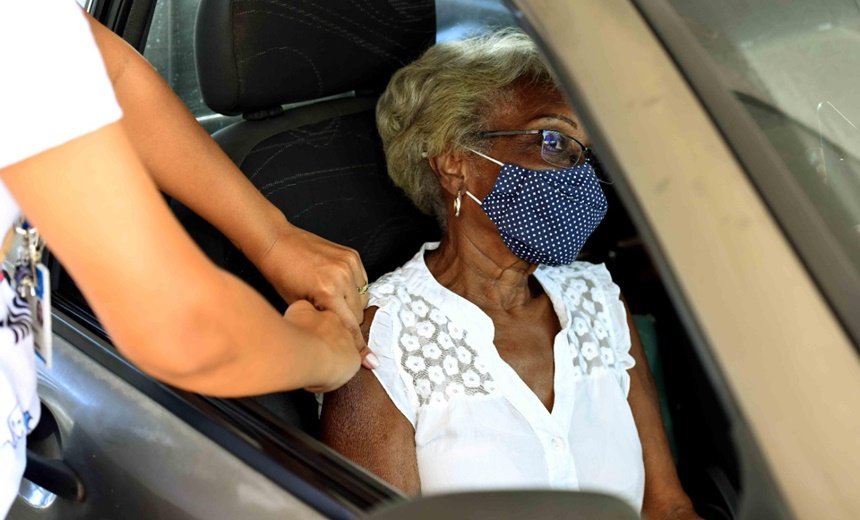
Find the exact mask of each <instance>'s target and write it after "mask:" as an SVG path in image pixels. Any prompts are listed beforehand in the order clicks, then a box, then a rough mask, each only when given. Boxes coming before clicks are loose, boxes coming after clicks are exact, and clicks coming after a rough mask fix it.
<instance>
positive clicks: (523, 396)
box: [368, 243, 645, 511]
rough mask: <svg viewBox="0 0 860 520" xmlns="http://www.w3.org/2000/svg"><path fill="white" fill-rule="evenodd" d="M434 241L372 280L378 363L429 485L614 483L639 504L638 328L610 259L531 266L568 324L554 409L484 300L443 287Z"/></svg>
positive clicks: (557, 351)
mask: <svg viewBox="0 0 860 520" xmlns="http://www.w3.org/2000/svg"><path fill="white" fill-rule="evenodd" d="M436 247H438V243H428V244H425V245H424V246H423V247H422V248H421V250H420V251H419V252H418V254H417V255H415V257H414V258H412V260H410V261H409V262H407V263H406V264H405V265H404V266H403V267H400V268H398V269H397V270H395V271H393V272H391V273H388V274H386V275H384V276H382V277H381V278H380V279H379V280H377V281H376V282H374V283H373V284H372V285H371V286H370V303H369V305H370V306H375V307H379V310H378V311H377V313H376V316H375V318H374V321H373V324H372V326H371V329H370V337H369V341H368V344H369V346H370V348H371V349H372V350H373V351H374V352H375V353H376V355H377V356H378V357H379V360H380V366H379V367H378V368H377V369H375V370H374V374H375V375H376V377H377V379H378V380H379V382H380V383H381V384H382V386H383V388H384V389H385V391H386V392H387V394H388V396H389V397H390V398H391V400H392V402H393V403H394V405H395V406H396V407H397V408H398V410H400V412H401V413H402V414H403V415H404V416H405V417H406V418H407V419H408V420H409V422H410V423H412V426H413V427H414V428H415V448H416V454H417V459H418V471H419V474H420V478H421V491H422V493H423V494H433V493H442V492H455V491H468V490H487V489H523V488H550V489H571V490H588V491H600V492H604V493H609V494H612V495H615V496H618V497H620V498H622V499H623V500H625V501H627V502H628V503H629V504H630V505H631V506H633V507H634V508H635V510H637V511H639V510H641V507H642V495H643V492H644V487H645V469H644V465H643V462H642V449H641V445H640V443H639V436H638V433H637V430H636V425H635V424H634V422H633V416H632V413H631V411H630V406H629V405H628V403H627V392H628V390H629V387H630V377H629V375H628V374H627V370H628V369H629V368H631V367H632V366H633V364H634V361H633V357H632V356H630V353H629V350H630V332H629V330H628V328H627V321H626V312H625V309H624V305H623V304H622V303H621V301H620V299H619V296H620V290H619V288H618V286H616V285H615V284H614V283H613V282H612V279H611V277H610V275H609V272H608V271H607V270H606V267H605V266H603V265H602V264H601V265H593V264H589V263H586V262H576V263H574V264H572V265H569V266H562V267H547V266H540V267H539V268H538V269H537V270H536V271H535V273H534V276H535V278H536V279H537V280H538V281H539V282H540V284H541V285H542V286H543V288H544V290H545V291H546V293H547V295H548V296H549V298H550V300H551V301H552V304H553V307H554V309H555V312H556V314H557V315H558V319H559V323H560V324H561V331H560V332H559V333H558V335H557V336H556V337H555V342H554V345H553V350H554V356H555V374H554V387H555V388H554V389H555V401H554V404H553V409H552V412H549V411H547V409H546V407H545V406H544V405H543V403H541V401H540V399H538V398H537V396H536V395H535V394H534V392H532V390H531V389H530V388H529V387H528V386H527V385H526V384H525V383H524V382H523V381H522V379H520V377H519V376H518V374H517V373H516V372H515V371H514V370H513V369H512V368H511V367H510V365H508V364H507V363H506V362H505V361H504V360H503V359H502V358H501V357H500V356H499V354H498V352H497V351H496V348H495V346H494V345H493V336H494V326H493V323H492V321H491V319H490V318H489V316H487V315H486V314H485V313H484V312H483V311H482V310H481V309H480V308H478V307H477V306H476V305H474V304H473V303H471V302H469V301H468V300H466V299H464V298H462V297H461V296H459V295H457V294H455V293H453V292H451V291H449V290H448V289H446V288H445V287H443V286H442V285H441V284H439V282H437V281H436V279H435V278H434V277H433V275H432V274H431V273H430V271H429V270H428V269H427V265H426V264H425V262H424V253H425V251H428V250H432V249H435V248H436Z"/></svg>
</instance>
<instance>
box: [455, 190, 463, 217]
mask: <svg viewBox="0 0 860 520" xmlns="http://www.w3.org/2000/svg"><path fill="white" fill-rule="evenodd" d="M462 202H463V192H462V191H461V190H457V197H456V198H455V199H454V216H455V217H459V216H460V204H461V203H462Z"/></svg>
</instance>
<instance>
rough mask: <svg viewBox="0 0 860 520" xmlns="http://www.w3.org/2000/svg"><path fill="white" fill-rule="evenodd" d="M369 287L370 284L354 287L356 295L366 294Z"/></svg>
mask: <svg viewBox="0 0 860 520" xmlns="http://www.w3.org/2000/svg"><path fill="white" fill-rule="evenodd" d="M368 287H370V284H367V283H366V284H364V285H362V286H361V287H356V289H358V294H364V293H366V292H367V288H368Z"/></svg>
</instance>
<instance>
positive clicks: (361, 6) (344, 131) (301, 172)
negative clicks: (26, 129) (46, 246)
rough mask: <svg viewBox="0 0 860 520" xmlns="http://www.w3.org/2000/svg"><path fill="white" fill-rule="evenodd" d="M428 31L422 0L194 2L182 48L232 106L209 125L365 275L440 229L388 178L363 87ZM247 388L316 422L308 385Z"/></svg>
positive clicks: (309, 423) (259, 180)
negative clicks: (189, 41)
mask: <svg viewBox="0 0 860 520" xmlns="http://www.w3.org/2000/svg"><path fill="white" fill-rule="evenodd" d="M435 34H436V18H435V6H434V3H433V1H432V0H418V1H408V2H407V1H403V0H356V1H351V2H340V1H336V0H328V1H326V0H316V1H303V2H289V1H280V0H201V2H200V6H199V10H198V14H197V23H196V34H195V52H196V60H197V73H198V78H199V82H200V89H201V92H202V95H203V99H204V101H205V102H206V104H207V105H208V106H209V107H210V108H212V109H213V110H214V111H216V112H218V113H221V114H225V115H239V114H241V115H242V120H241V121H239V122H237V123H234V124H232V125H230V126H228V127H226V128H223V129H222V130H220V131H218V132H216V133H215V134H214V135H213V137H214V138H215V140H216V141H217V142H218V143H219V144H220V145H221V147H222V148H223V149H224V150H225V151H226V153H227V154H228V155H229V156H230V158H231V159H232V160H233V161H234V162H235V163H236V164H237V165H238V166H239V167H240V168H241V170H242V171H243V172H244V173H245V175H246V176H247V177H248V178H249V179H250V180H251V182H252V183H254V185H255V186H256V187H257V188H258V189H259V190H260V191H261V192H262V193H263V195H265V197H266V198H267V199H268V200H270V201H271V202H272V203H273V204H274V205H275V206H277V207H278V208H280V209H281V210H282V211H283V212H284V214H285V215H286V216H287V219H288V220H289V221H290V222H292V223H293V224H294V225H296V226H298V227H301V228H303V229H305V230H308V231H311V232H313V233H316V234H318V235H320V236H322V237H324V238H326V239H329V240H332V241H334V242H337V243H339V244H343V245H345V246H349V247H352V248H354V249H356V250H357V251H358V252H359V254H360V255H361V257H362V260H363V262H364V265H365V268H366V270H367V273H368V276H369V277H370V279H371V280H373V279H375V278H376V277H378V276H379V275H381V274H383V273H385V272H387V271H390V270H392V269H393V268H395V267H397V266H398V265H400V264H402V263H403V262H405V261H406V260H407V259H408V258H410V257H411V256H412V255H413V254H414V253H415V251H417V250H418V247H419V246H420V244H421V243H422V242H424V241H427V240H431V239H435V238H437V237H438V235H439V231H438V228H437V225H436V223H435V221H434V220H433V219H432V218H430V217H428V216H426V215H423V214H421V213H420V212H419V211H418V210H417V209H415V207H414V206H413V205H412V203H411V202H410V201H409V200H408V199H407V198H406V197H405V196H404V195H403V193H402V192H401V191H400V190H399V189H397V188H396V187H395V186H394V185H393V184H392V183H391V182H390V180H389V179H388V176H387V174H386V169H385V158H384V155H383V152H382V146H381V143H380V140H379V137H378V134H377V131H376V125H375V106H376V100H377V98H378V96H379V94H381V92H382V91H383V90H384V88H385V86H386V85H387V83H388V79H389V78H390V76H391V74H392V73H393V72H394V71H395V70H397V69H398V68H400V67H402V66H403V65H405V64H407V63H409V62H411V61H412V60H414V59H415V58H417V57H418V56H419V55H420V53H421V52H423V51H424V50H425V49H426V48H427V47H429V46H430V45H432V44H433V43H434V41H435ZM172 206H173V208H174V211H175V213H176V215H177V217H178V218H179V220H180V221H181V222H182V223H183V224H184V225H185V227H186V229H187V230H188V231H189V233H190V234H191V236H192V238H194V240H195V241H196V242H197V243H198V244H199V245H200V247H201V248H202V249H203V250H204V251H205V252H206V254H207V255H208V256H209V257H210V258H211V259H212V260H213V261H214V262H215V263H216V264H218V265H219V266H221V267H223V268H225V269H227V270H228V271H230V272H232V273H234V274H236V275H237V276H239V277H240V278H242V279H243V280H245V281H246V282H248V283H249V284H250V285H251V286H252V287H254V288H256V289H257V290H258V291H259V292H260V293H261V294H263V295H264V296H265V297H266V298H267V299H268V300H269V301H270V302H271V303H272V304H273V305H274V306H275V307H277V308H278V309H280V310H282V311H283V309H284V308H286V304H285V302H284V301H283V300H282V299H281V298H280V296H279V295H278V294H277V292H276V291H275V290H274V289H273V288H272V287H271V285H270V284H269V283H268V282H267V281H266V280H265V279H264V278H263V277H262V275H261V274H260V273H259V272H258V271H257V269H256V268H255V267H254V266H253V265H252V264H251V263H250V262H249V261H248V260H247V259H246V258H245V257H244V256H243V255H242V253H241V252H240V251H238V250H237V249H236V248H235V247H233V246H232V244H231V243H230V241H229V240H227V239H226V238H225V237H224V236H223V235H221V233H219V232H218V231H217V230H215V229H214V228H213V227H212V226H210V225H209V224H208V223H206V222H205V221H203V220H202V219H201V218H200V217H198V216H197V215H195V214H194V213H192V212H191V211H190V210H188V209H187V208H185V207H183V206H182V205H181V204H179V203H176V202H174V203H173V204H172ZM289 268H290V266H288V265H287V266H284V269H289ZM260 401H261V403H262V404H264V405H265V406H266V407H267V408H269V409H270V410H271V411H274V412H275V413H276V415H278V416H279V417H280V418H281V419H283V420H286V421H288V422H290V423H292V424H295V425H298V426H300V427H302V428H303V429H305V430H306V431H308V430H309V431H312V432H313V431H315V428H316V405H315V403H314V401H313V398H312V396H310V395H306V394H304V393H301V392H299V393H296V392H292V393H288V394H286V395H284V394H278V395H272V396H264V397H262V398H260Z"/></svg>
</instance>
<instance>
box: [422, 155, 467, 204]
mask: <svg viewBox="0 0 860 520" xmlns="http://www.w3.org/2000/svg"><path fill="white" fill-rule="evenodd" d="M427 161H428V162H429V163H430V169H432V170H433V173H434V174H436V179H437V180H438V181H439V185H440V186H442V189H443V190H445V191H447V192H448V193H450V194H451V195H456V194H457V192H458V191H461V190H462V189H463V183H464V182H465V181H466V174H465V172H464V171H463V165H464V162H463V157H462V156H461V155H459V154H456V153H453V152H445V153H442V154H439V155H437V156H435V157H430V158H428V159H427Z"/></svg>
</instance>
